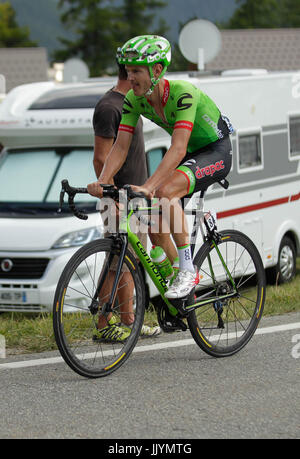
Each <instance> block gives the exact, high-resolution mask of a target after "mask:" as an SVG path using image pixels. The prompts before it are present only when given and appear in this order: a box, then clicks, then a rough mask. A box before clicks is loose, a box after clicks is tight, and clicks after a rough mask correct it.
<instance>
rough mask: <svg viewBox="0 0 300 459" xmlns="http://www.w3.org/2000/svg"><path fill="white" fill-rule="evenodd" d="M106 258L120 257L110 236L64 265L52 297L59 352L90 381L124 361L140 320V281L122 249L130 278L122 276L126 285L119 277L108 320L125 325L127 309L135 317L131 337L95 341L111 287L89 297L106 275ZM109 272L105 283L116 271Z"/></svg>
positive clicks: (142, 315) (138, 333)
mask: <svg viewBox="0 0 300 459" xmlns="http://www.w3.org/2000/svg"><path fill="white" fill-rule="evenodd" d="M110 254H111V257H113V258H114V259H115V260H116V259H118V257H119V251H118V249H117V248H116V247H115V246H114V242H113V240H112V239H109V238H108V239H102V240H97V241H93V242H90V243H89V244H86V245H85V246H83V247H82V248H81V249H79V250H78V251H77V252H76V253H75V254H74V255H73V256H72V258H71V259H70V260H69V262H68V263H67V265H66V267H65V269H64V271H63V273H62V275H61V278H60V280H59V283H58V286H57V289H56V293H55V299H54V307H53V326H54V334H55V339H56V343H57V346H58V348H59V350H60V353H61V355H62V357H63V358H64V360H65V361H66V363H67V364H68V365H69V366H70V367H71V368H72V369H73V370H74V371H76V372H77V373H79V374H80V375H82V376H85V377H90V378H98V377H101V376H106V375H108V374H110V373H112V372H113V371H115V370H117V369H118V368H119V367H120V366H121V365H122V364H123V363H124V362H125V361H126V360H127V358H128V357H129V355H130V354H131V352H132V350H133V348H134V346H135V344H136V342H137V340H138V337H139V335H140V330H141V327H142V324H143V320H144V310H145V298H144V290H145V289H144V286H143V278H142V275H141V272H140V269H139V267H138V265H137V263H136V261H135V259H134V257H133V256H132V255H131V253H130V252H129V251H127V252H126V255H125V259H124V263H125V265H126V267H127V268H128V273H129V274H127V273H126V276H123V278H124V277H126V283H124V282H123V281H122V277H121V278H120V281H119V284H118V288H117V295H116V299H115V303H114V307H113V317H114V322H115V323H116V324H119V323H120V324H121V322H125V323H126V318H124V315H126V314H127V315H128V314H129V312H128V308H129V306H130V308H129V309H130V311H131V312H130V314H131V317H133V319H134V322H133V326H132V328H131V332H130V335H129V337H128V338H127V340H126V342H122V343H121V342H110V343H109V342H102V341H98V340H97V341H95V338H94V335H95V330H96V328H97V325H98V319H99V315H101V312H102V308H103V307H104V305H105V303H106V302H108V300H109V298H110V291H111V288H106V292H105V291H104V290H105V288H104V287H103V288H102V289H101V291H100V294H99V295H98V296H97V295H96V299H94V296H95V291H96V289H97V285H98V281H99V278H100V275H101V274H102V273H104V272H107V271H108V270H107V269H106V268H107V264H108V260H109V255H110ZM108 272H109V273H110V274H109V275H110V276H112V277H111V278H110V279H109V282H112V281H113V279H114V277H115V273H116V272H115V271H112V270H109V271H108ZM106 276H107V277H108V275H106ZM106 280H107V279H106ZM107 282H108V280H107ZM106 285H107V284H106ZM110 285H112V284H110ZM126 289H127V290H126ZM124 290H126V291H127V296H126V295H125V296H126V298H127V299H128V303H126V304H124V302H123V304H122V302H120V298H122V297H123V296H124V294H123V295H122V291H123V293H124ZM128 292H129V293H130V294H129V293H128ZM129 302H130V303H129Z"/></svg>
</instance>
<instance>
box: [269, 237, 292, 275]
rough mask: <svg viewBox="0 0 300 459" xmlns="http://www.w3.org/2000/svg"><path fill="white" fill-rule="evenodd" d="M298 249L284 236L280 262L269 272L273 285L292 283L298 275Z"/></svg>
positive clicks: (279, 255)
mask: <svg viewBox="0 0 300 459" xmlns="http://www.w3.org/2000/svg"><path fill="white" fill-rule="evenodd" d="M296 257H297V256H296V248H295V244H294V242H293V241H292V240H291V239H290V238H289V237H288V236H284V237H283V238H282V241H281V243H280V247H279V254H278V262H277V265H276V266H274V267H273V268H269V269H268V270H267V279H268V281H269V282H270V283H272V284H275V283H276V284H284V283H286V282H290V281H291V280H292V279H293V278H294V277H295V274H296Z"/></svg>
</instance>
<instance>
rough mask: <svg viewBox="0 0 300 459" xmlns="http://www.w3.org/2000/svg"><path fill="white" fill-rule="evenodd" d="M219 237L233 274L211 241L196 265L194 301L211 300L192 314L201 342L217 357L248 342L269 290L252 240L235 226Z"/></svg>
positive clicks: (193, 329)
mask: <svg viewBox="0 0 300 459" xmlns="http://www.w3.org/2000/svg"><path fill="white" fill-rule="evenodd" d="M220 236H221V239H220V242H219V243H218V249H219V251H220V253H221V255H222V257H223V260H224V262H225V263H226V266H227V268H228V270H229V273H230V275H229V274H228V272H227V271H226V270H225V268H224V266H223V263H222V262H221V260H220V257H219V256H218V254H217V250H216V248H215V247H214V245H212V243H211V242H206V243H205V244H204V245H203V246H202V247H201V248H200V250H199V252H198V253H197V255H196V257H195V260H194V264H195V265H196V266H197V268H198V270H199V277H200V284H199V288H198V290H197V291H196V301H195V302H198V301H201V300H206V301H207V304H206V305H204V306H200V307H199V308H197V309H196V310H194V311H192V312H191V313H190V314H189V316H188V323H189V327H190V331H191V333H192V336H193V338H194V339H195V341H196V343H197V344H198V345H199V346H200V348H201V349H202V350H204V351H205V352H206V353H208V354H209V355H212V356H214V357H226V356H230V355H232V354H235V353H236V352H238V351H240V350H241V349H242V348H243V347H244V346H245V345H246V344H247V343H248V341H249V340H250V339H251V337H252V336H253V334H254V332H255V330H256V328H257V326H258V323H259V320H260V318H261V316H262V312H263V308H264V302H265V289H266V281H265V271H264V267H263V264H262V261H261V257H260V254H259V252H258V250H257V249H256V247H255V245H254V244H253V242H252V241H251V240H250V239H249V238H248V237H247V236H245V235H244V234H242V233H240V232H238V231H234V230H228V231H223V232H221V233H220ZM231 278H232V279H234V284H235V287H234V286H233V285H232V281H231ZM227 295H232V297H231V298H226V296H227ZM216 297H217V298H216ZM222 297H225V298H222ZM210 300H211V301H210Z"/></svg>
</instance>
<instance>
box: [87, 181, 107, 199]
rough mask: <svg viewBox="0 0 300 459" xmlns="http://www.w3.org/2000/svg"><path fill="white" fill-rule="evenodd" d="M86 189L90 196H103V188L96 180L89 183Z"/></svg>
mask: <svg viewBox="0 0 300 459" xmlns="http://www.w3.org/2000/svg"><path fill="white" fill-rule="evenodd" d="M87 190H88V192H89V194H90V195H91V196H95V197H96V198H103V188H102V186H101V185H100V183H99V182H98V181H97V182H93V183H90V184H89V185H88V186H87Z"/></svg>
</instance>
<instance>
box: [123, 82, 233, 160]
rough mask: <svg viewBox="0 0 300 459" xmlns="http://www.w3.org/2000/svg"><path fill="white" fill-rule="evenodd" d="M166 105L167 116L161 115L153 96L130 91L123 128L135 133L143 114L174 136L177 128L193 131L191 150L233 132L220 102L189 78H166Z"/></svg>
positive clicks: (126, 99) (126, 98)
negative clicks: (157, 111) (220, 107)
mask: <svg viewBox="0 0 300 459" xmlns="http://www.w3.org/2000/svg"><path fill="white" fill-rule="evenodd" d="M162 107H163V110H164V115H165V119H164V120H163V119H162V118H160V117H159V116H158V114H157V113H156V111H155V110H154V108H153V106H152V105H151V102H150V100H149V99H147V98H146V97H145V96H141V97H137V96H135V95H134V92H133V90H130V91H129V92H128V93H127V95H126V97H125V100H124V105H123V113H122V119H121V123H120V127H119V129H120V130H121V131H127V132H130V133H133V132H134V128H135V126H136V124H137V122H138V119H139V116H140V115H143V116H145V118H148V119H150V120H151V121H153V122H154V123H155V124H157V125H158V126H161V127H162V128H163V129H165V130H166V131H167V132H168V133H169V134H170V135H172V133H173V131H174V129H180V128H183V129H188V130H190V131H191V136H190V139H189V143H188V147H187V151H188V153H193V152H194V151H197V150H199V149H200V148H203V147H205V146H206V145H209V144H210V143H212V142H215V141H216V140H218V139H222V138H224V137H225V136H227V135H228V134H229V133H230V132H231V126H230V123H229V120H228V118H226V117H223V116H222V115H221V113H220V110H219V109H218V107H217V106H216V104H215V103H214V102H213V101H212V99H210V97H208V96H207V95H206V94H205V93H204V92H203V91H201V90H200V89H198V88H196V87H195V86H194V85H193V84H191V83H190V82H188V81H182V80H171V81H169V80H166V79H165V80H164V93H163V98H162Z"/></svg>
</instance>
